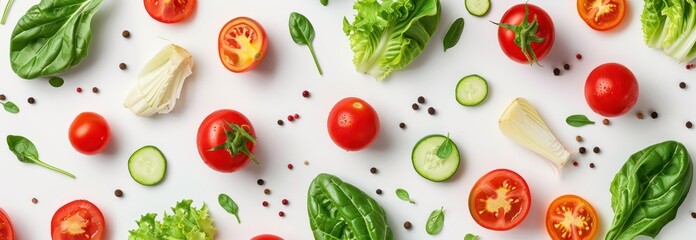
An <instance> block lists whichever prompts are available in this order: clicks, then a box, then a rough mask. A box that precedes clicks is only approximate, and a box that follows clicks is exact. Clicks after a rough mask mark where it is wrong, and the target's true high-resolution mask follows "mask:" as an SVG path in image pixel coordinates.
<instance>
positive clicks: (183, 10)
mask: <svg viewBox="0 0 696 240" xmlns="http://www.w3.org/2000/svg"><path fill="white" fill-rule="evenodd" d="M195 8H196V0H145V10H146V11H147V14H150V17H152V18H154V19H155V20H157V21H160V22H163V23H176V22H181V21H183V20H184V19H186V18H188V17H189V16H191V14H193V10H194V9H195Z"/></svg>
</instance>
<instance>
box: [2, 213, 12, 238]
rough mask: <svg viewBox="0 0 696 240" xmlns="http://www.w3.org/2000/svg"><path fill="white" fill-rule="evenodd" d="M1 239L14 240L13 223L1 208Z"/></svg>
mask: <svg viewBox="0 0 696 240" xmlns="http://www.w3.org/2000/svg"><path fill="white" fill-rule="evenodd" d="M0 239H2V240H14V239H15V234H14V228H13V227H12V221H10V217H9V216H8V215H7V213H6V212H5V210H2V208H0Z"/></svg>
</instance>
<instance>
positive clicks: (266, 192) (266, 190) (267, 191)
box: [263, 188, 271, 195]
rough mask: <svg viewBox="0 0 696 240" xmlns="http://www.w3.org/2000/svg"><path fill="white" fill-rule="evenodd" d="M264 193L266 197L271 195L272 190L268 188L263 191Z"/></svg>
mask: <svg viewBox="0 0 696 240" xmlns="http://www.w3.org/2000/svg"><path fill="white" fill-rule="evenodd" d="M263 193H264V194H266V195H271V189H268V188H266V189H264V190H263Z"/></svg>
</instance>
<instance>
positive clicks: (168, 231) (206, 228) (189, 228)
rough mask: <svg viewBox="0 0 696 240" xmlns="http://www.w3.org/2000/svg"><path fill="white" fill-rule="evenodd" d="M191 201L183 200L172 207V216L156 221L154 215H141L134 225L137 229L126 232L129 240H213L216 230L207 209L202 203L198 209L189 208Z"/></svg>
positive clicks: (166, 215) (155, 215)
mask: <svg viewBox="0 0 696 240" xmlns="http://www.w3.org/2000/svg"><path fill="white" fill-rule="evenodd" d="M191 203H193V201H191V200H188V199H184V200H181V202H177V203H176V206H174V207H172V208H171V209H172V214H167V213H165V214H164V217H163V218H162V221H157V220H155V218H156V217H157V214H156V213H148V214H145V215H142V216H141V217H140V219H139V220H138V221H136V223H137V224H138V228H136V229H133V230H130V231H128V232H129V233H130V236H129V237H128V239H129V240H151V239H196V240H213V237H214V236H215V232H217V229H215V227H214V226H213V219H212V218H210V215H209V213H208V207H207V206H206V205H205V203H203V206H201V208H200V209H198V208H196V207H191Z"/></svg>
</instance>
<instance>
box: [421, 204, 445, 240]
mask: <svg viewBox="0 0 696 240" xmlns="http://www.w3.org/2000/svg"><path fill="white" fill-rule="evenodd" d="M444 224H445V210H444V208H440V209H438V210H434V211H433V212H431V213H430V217H428V221H427V222H425V231H426V232H427V233H428V234H430V235H435V234H437V233H439V232H440V231H441V230H442V225H444Z"/></svg>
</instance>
